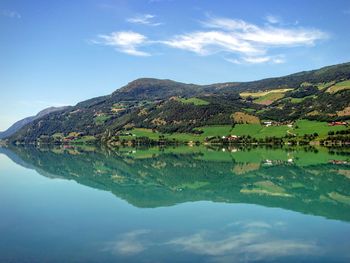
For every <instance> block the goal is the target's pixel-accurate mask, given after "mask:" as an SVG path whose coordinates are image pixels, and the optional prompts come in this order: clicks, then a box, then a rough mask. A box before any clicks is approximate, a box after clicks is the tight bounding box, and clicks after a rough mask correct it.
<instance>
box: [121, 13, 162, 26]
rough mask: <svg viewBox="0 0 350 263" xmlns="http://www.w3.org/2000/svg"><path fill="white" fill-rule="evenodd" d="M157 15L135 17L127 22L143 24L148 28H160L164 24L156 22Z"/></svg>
mask: <svg viewBox="0 0 350 263" xmlns="http://www.w3.org/2000/svg"><path fill="white" fill-rule="evenodd" d="M155 17H156V16H155V15H151V14H143V15H137V16H135V17H131V18H128V19H127V20H126V21H127V22H129V23H133V24H141V25H147V26H160V25H162V23H159V22H154V21H153V20H154V18H155Z"/></svg>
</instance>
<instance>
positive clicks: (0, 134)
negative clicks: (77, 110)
mask: <svg viewBox="0 0 350 263" xmlns="http://www.w3.org/2000/svg"><path fill="white" fill-rule="evenodd" d="M67 108H68V107H66V106H63V107H50V108H46V109H44V110H42V111H40V112H39V113H38V114H36V115H35V116H30V117H27V118H24V119H22V120H19V121H17V122H15V123H14V124H12V125H11V126H10V127H9V128H8V129H7V130H5V131H3V132H0V139H4V138H6V137H9V136H11V135H13V134H14V133H16V132H17V131H18V130H20V129H21V128H22V127H24V126H25V125H27V124H28V123H31V122H32V121H34V120H36V119H39V118H41V117H43V116H45V115H47V114H50V113H52V112H55V111H61V110H65V109H67Z"/></svg>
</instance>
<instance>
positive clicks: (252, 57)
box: [95, 14, 328, 64]
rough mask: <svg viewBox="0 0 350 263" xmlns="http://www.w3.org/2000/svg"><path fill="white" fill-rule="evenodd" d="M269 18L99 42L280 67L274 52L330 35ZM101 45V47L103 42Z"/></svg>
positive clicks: (133, 50) (215, 20)
mask: <svg viewBox="0 0 350 263" xmlns="http://www.w3.org/2000/svg"><path fill="white" fill-rule="evenodd" d="M153 18H154V16H153V15H149V14H147V15H142V16H139V17H134V18H130V19H128V21H129V22H131V23H138V24H146V25H156V24H154V23H152V22H151V19H153ZM266 19H267V20H269V21H270V22H269V23H268V24H265V25H263V26H259V25H256V24H252V23H249V22H246V21H244V20H241V19H230V18H224V17H208V18H207V19H206V20H205V21H201V25H202V29H201V30H197V31H191V32H185V33H183V34H178V35H173V36H170V37H168V38H167V39H153V40H149V39H148V38H147V37H146V36H144V35H142V34H140V33H136V32H132V31H119V32H113V33H111V34H109V35H99V39H100V40H102V44H105V45H109V46H113V47H115V48H116V49H117V50H119V51H120V52H124V53H127V54H130V55H135V56H149V55H151V54H150V53H148V52H145V51H140V50H139V47H141V46H146V45H148V46H150V45H165V46H168V47H171V48H175V49H181V50H186V51H189V52H193V53H195V54H197V55H201V56H209V55H213V54H217V53H223V54H225V57H227V56H234V57H233V58H225V59H226V60H227V61H229V62H232V63H236V64H243V63H246V64H259V63H275V64H280V63H284V62H285V57H284V55H283V54H279V55H277V56H276V55H271V54H270V50H272V49H274V48H279V50H282V49H283V48H292V47H302V46H314V45H315V44H316V43H317V42H318V41H320V40H323V39H326V38H328V35H327V33H326V32H323V31H321V30H319V29H314V28H303V27H297V26H296V25H289V26H281V25H280V24H278V21H279V20H278V19H277V17H274V16H268V17H267V18H266ZM95 42H96V41H95ZM97 42H98V41H97ZM98 43H100V44H101V42H98Z"/></svg>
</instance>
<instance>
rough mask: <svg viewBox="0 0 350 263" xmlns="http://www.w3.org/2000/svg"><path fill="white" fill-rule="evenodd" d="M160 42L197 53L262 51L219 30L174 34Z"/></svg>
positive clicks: (258, 52) (255, 52)
mask: <svg viewBox="0 0 350 263" xmlns="http://www.w3.org/2000/svg"><path fill="white" fill-rule="evenodd" d="M162 43H163V44H166V45H168V46H171V47H174V48H179V49H184V50H188V51H192V52H194V53H197V54H199V55H210V54H213V53H217V52H220V51H226V52H229V53H243V54H260V53H264V51H263V50H262V49H260V48H257V47H254V46H252V45H251V44H250V43H249V42H247V41H242V40H241V39H238V38H237V37H236V36H235V35H232V34H227V33H225V32H220V31H207V32H194V33H188V34H184V35H179V36H175V37H173V38H172V39H170V40H166V41H162Z"/></svg>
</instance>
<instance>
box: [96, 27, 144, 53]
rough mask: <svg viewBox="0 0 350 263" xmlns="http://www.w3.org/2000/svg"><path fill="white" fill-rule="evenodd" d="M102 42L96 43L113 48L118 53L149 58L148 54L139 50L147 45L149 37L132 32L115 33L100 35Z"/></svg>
mask: <svg viewBox="0 0 350 263" xmlns="http://www.w3.org/2000/svg"><path fill="white" fill-rule="evenodd" d="M98 37H99V39H100V40H101V41H94V43H97V44H103V45H107V46H112V47H114V48H116V49H117V50H118V51H120V52H123V53H126V54H129V55H133V56H149V55H150V54H149V53H147V52H143V51H140V50H138V49H137V48H138V47H139V46H142V45H144V44H145V43H146V41H147V37H146V36H144V35H141V34H139V33H136V32H132V31H119V32H113V33H111V34H109V35H99V36H98Z"/></svg>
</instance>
